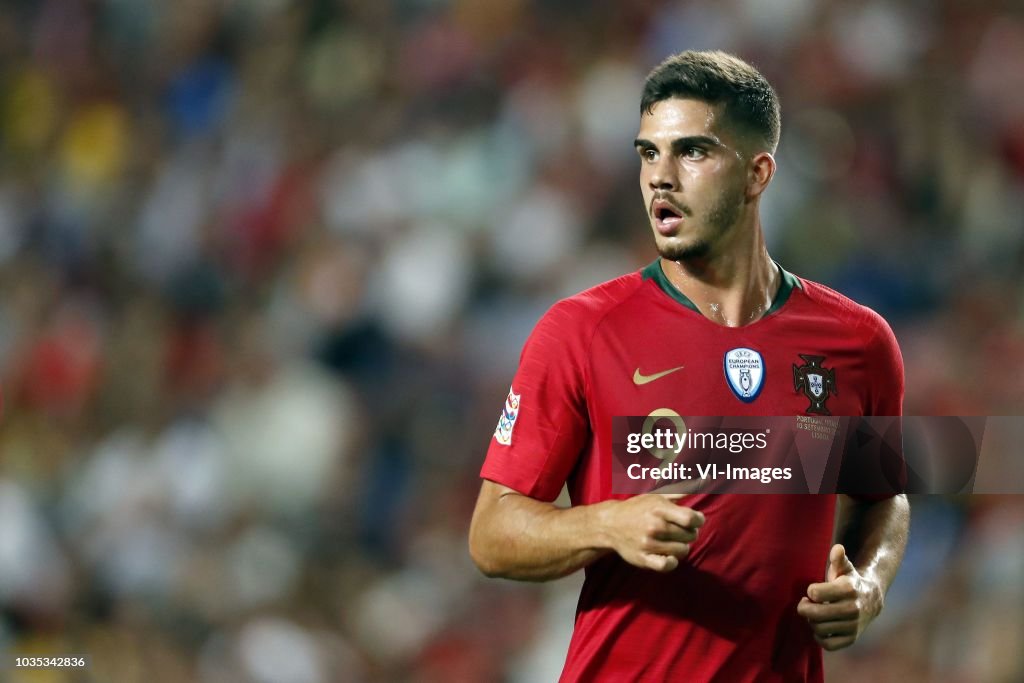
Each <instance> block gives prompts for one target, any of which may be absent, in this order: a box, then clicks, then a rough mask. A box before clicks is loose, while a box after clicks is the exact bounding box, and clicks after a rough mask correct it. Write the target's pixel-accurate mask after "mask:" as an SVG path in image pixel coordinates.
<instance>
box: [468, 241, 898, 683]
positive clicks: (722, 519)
mask: <svg viewBox="0 0 1024 683" xmlns="http://www.w3.org/2000/svg"><path fill="white" fill-rule="evenodd" d="M808 364H811V365H810V366H809V365H808ZM812 366H813V367H812ZM798 368H799V369H800V370H799V371H798V370H797V369H798ZM808 368H811V369H813V370H814V372H813V373H812V372H808ZM667 370H671V371H670V372H665V371H667ZM809 378H811V379H813V380H815V381H817V382H819V384H817V385H816V386H814V387H813V391H812V392H810V393H809V391H808V388H807V387H806V386H804V385H803V384H802V383H807V382H809V381H811V379H809ZM821 378H825V381H824V382H822V379H821ZM902 401H903V361H902V358H901V356H900V352H899V348H898V346H897V344H896V339H895V337H894V336H893V333H892V331H891V330H890V329H889V326H888V325H887V324H886V322H885V321H884V320H883V319H882V318H881V317H880V316H879V315H878V314H876V313H875V312H873V311H872V310H870V309H868V308H866V307H864V306H861V305H859V304H856V303H854V302H852V301H851V300H849V299H847V298H846V297H843V296H842V295H840V294H838V293H836V292H834V291H832V290H830V289H828V288H826V287H824V286H822V285H819V284H816V283H813V282H809V281H806V280H802V279H800V278H797V277H795V276H793V275H791V274H790V273H787V272H786V271H782V284H781V286H780V288H779V292H778V294H777V295H776V298H775V300H774V302H773V304H772V306H771V308H770V309H769V311H768V312H767V313H766V314H765V315H764V316H763V317H762V318H761V319H759V320H757V321H756V322H753V323H751V324H749V325H746V326H743V327H725V326H722V325H719V324H717V323H714V322H712V321H710V320H708V319H707V318H706V317H704V316H703V315H702V314H701V313H699V312H698V310H697V309H696V307H695V306H694V305H693V303H692V302H690V301H689V300H688V299H687V298H686V297H685V296H684V295H683V294H682V293H681V292H680V291H679V290H678V289H676V288H675V286H673V285H672V284H671V283H670V282H669V280H668V278H667V277H666V276H665V274H664V272H663V271H662V269H661V264H660V261H655V262H654V263H652V264H651V265H649V266H648V267H647V268H645V269H643V270H642V271H640V272H636V273H632V274H629V275H625V276H623V277H620V278H618V279H615V280H612V281H610V282H606V283H604V284H602V285H599V286H597V287H595V288H593V289H590V290H587V291H585V292H583V293H581V294H578V295H576V296H573V297H570V298H568V299H565V300H563V301H560V302H558V303H557V304H556V305H555V306H554V307H552V308H551V310H549V311H548V312H547V313H546V314H545V315H544V317H543V318H542V319H541V320H540V322H539V323H538V324H537V326H536V328H535V329H534V331H533V333H532V334H531V335H530V338H529V339H528V340H527V342H526V345H525V347H524V349H523V353H522V357H521V359H520V364H519V369H518V371H517V372H516V375H515V378H514V380H513V383H512V390H511V391H510V392H509V396H508V399H507V401H506V404H505V409H504V411H503V412H502V414H501V417H500V418H499V423H498V427H497V429H496V430H495V434H494V438H493V439H492V440H491V445H490V448H489V450H488V452H487V458H486V461H485V462H484V465H483V469H482V471H481V476H482V477H484V478H486V479H489V480H491V481H494V482H497V483H499V484H503V485H505V486H508V487H510V488H512V489H515V490H516V491H519V492H520V493H522V494H524V495H527V496H530V497H532V498H536V499H539V500H544V501H552V500H554V499H555V498H556V497H557V495H558V493H559V491H560V490H561V488H562V485H563V484H567V485H568V490H569V493H570V496H571V498H572V503H573V504H574V505H586V504H591V503H597V502H600V501H602V500H607V499H609V498H618V497H623V496H616V495H613V494H612V485H611V465H612V463H611V458H612V448H611V438H612V427H611V424H612V418H613V417H614V416H617V415H649V414H650V413H652V412H653V411H655V410H657V409H660V408H668V409H670V410H672V411H674V412H675V413H678V414H680V415H801V414H805V413H809V412H814V413H816V414H832V415H850V416H854V415H900V414H901V412H902ZM681 504H684V505H686V506H688V507H692V508H694V509H696V510H700V511H701V512H703V513H704V515H705V518H706V519H705V523H704V526H703V527H702V528H701V530H700V536H699V538H698V539H697V541H696V542H694V543H693V544H692V546H691V549H690V554H689V555H688V556H687V557H686V558H685V559H683V560H681V561H680V564H679V567H678V568H677V569H676V570H674V571H672V572H669V573H667V574H659V573H656V572H652V571H648V570H644V569H640V568H637V567H633V566H632V565H630V564H628V563H627V562H625V561H624V560H622V558H620V557H619V556H618V555H617V554H614V553H610V554H608V555H605V556H604V557H602V558H601V559H599V560H598V561H596V562H594V563H593V564H591V565H590V566H588V567H587V568H586V570H585V572H586V580H585V582H584V586H583V590H582V592H581V594H580V599H579V605H578V607H577V611H576V623H575V628H574V631H573V637H572V641H571V643H570V645H569V652H568V655H567V658H566V663H565V668H564V670H563V672H562V678H561V680H562V681H614V682H616V683H619V682H622V681H686V682H687V683H699V682H701V681H709V682H710V681H715V682H723V683H724V682H728V683H744V682H748V681H749V682H753V681H758V682H767V681H778V682H780V683H781V682H785V683H792V682H793V681H811V682H814V681H822V679H823V674H822V660H821V648H820V647H819V646H818V644H817V643H816V642H815V641H814V638H813V635H812V633H811V629H810V626H809V625H808V624H807V622H806V621H805V620H804V619H803V618H802V617H800V616H799V615H798V614H797V611H796V607H797V604H798V603H799V602H800V598H801V597H803V596H804V595H805V591H806V590H807V586H808V585H810V584H811V583H815V582H818V581H822V580H824V579H823V576H824V569H825V565H826V562H827V558H828V551H829V547H830V543H831V536H832V525H833V517H834V511H835V496H834V495H709V494H695V495H691V496H688V497H687V498H685V499H684V500H683V501H681Z"/></svg>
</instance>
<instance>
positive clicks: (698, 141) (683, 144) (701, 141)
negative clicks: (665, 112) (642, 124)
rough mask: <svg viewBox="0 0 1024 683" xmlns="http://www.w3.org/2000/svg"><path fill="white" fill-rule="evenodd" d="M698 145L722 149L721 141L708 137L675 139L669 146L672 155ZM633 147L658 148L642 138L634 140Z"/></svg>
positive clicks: (697, 136)
mask: <svg viewBox="0 0 1024 683" xmlns="http://www.w3.org/2000/svg"><path fill="white" fill-rule="evenodd" d="M700 145H704V146H705V147H724V145H723V144H722V141H721V140H719V139H718V138H716V137H712V136H710V135H687V136H686V137H682V138H676V139H675V140H673V141H672V143H671V145H670V146H671V148H672V151H673V152H674V153H678V152H680V151H681V150H684V149H687V148H689V147H697V146H700ZM633 146H634V147H643V148H644V149H648V148H653V149H657V148H658V146H657V145H655V144H654V143H653V142H651V141H650V140H645V139H644V138H637V139H636V140H634V141H633Z"/></svg>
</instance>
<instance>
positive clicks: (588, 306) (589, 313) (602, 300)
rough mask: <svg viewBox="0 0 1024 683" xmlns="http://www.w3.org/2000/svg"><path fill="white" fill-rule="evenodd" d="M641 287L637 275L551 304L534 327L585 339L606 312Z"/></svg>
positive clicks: (621, 277) (611, 281) (634, 274)
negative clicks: (546, 327)
mask: <svg viewBox="0 0 1024 683" xmlns="http://www.w3.org/2000/svg"><path fill="white" fill-rule="evenodd" d="M642 285H643V278H642V276H641V273H640V272H639V271H638V272H633V273H628V274H626V275H622V276H620V277H617V278H615V279H614V280H608V281H607V282H603V283H601V284H599V285H596V286H594V287H591V288H590V289H586V290H584V291H582V292H580V293H578V294H574V295H572V296H570V297H566V298H564V299H562V300H560V301H558V302H557V303H555V304H554V305H553V306H552V307H551V308H550V309H548V311H547V313H545V314H544V316H543V317H542V318H541V321H540V323H538V327H540V326H542V325H543V326H551V325H555V326H557V327H559V328H561V329H563V330H565V331H570V330H571V331H574V332H577V333H580V332H582V333H585V336H589V335H586V333H593V331H594V330H596V329H597V327H598V326H599V325H600V323H601V321H602V320H604V318H605V317H606V316H607V315H608V314H609V313H610V312H612V311H614V310H615V309H616V308H618V307H619V306H621V305H622V304H624V303H626V302H627V301H629V299H630V298H631V297H632V296H633V295H634V294H635V293H636V292H637V291H638V290H639V289H640V287H641V286H642Z"/></svg>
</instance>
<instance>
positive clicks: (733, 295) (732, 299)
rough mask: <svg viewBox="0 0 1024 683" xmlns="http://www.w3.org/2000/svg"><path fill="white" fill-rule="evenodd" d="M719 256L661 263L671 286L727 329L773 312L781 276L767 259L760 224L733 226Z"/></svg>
mask: <svg viewBox="0 0 1024 683" xmlns="http://www.w3.org/2000/svg"><path fill="white" fill-rule="evenodd" d="M732 231H733V232H734V234H735V235H736V237H735V239H734V240H730V242H732V243H730V244H728V245H727V248H726V249H723V250H722V252H721V253H718V254H711V255H709V256H706V257H703V258H699V259H681V260H679V261H670V260H668V259H666V258H662V259H661V268H662V270H663V271H664V272H665V275H666V277H668V279H669V281H670V282H671V283H672V284H673V285H674V286H675V287H676V288H677V289H679V291H681V292H682V293H683V294H685V295H686V297H687V298H688V299H689V300H690V301H692V302H693V303H694V305H695V306H697V309H698V310H700V312H701V313H703V314H704V316H705V317H707V318H708V319H710V320H712V321H713V322H716V323H718V324H719V325H725V326H727V327H741V326H743V325H749V324H750V323H752V322H754V321H756V320H759V319H760V318H761V317H762V316H764V314H765V312H767V311H768V309H769V308H771V305H772V301H773V300H774V299H775V295H776V293H777V292H778V290H779V285H780V284H781V281H782V274H781V272H780V271H779V268H778V267H777V266H776V265H775V262H774V261H772V259H771V257H770V256H769V255H768V248H767V246H766V245H765V242H764V233H763V232H762V230H761V224H760V222H759V221H757V222H754V223H753V224H752V225H749V226H740V225H737V226H734V227H733V228H732Z"/></svg>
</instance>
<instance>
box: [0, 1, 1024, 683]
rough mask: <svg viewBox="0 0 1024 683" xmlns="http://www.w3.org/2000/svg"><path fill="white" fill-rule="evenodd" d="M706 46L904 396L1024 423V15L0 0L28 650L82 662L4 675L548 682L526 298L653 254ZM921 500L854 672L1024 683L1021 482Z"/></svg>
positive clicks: (9, 337)
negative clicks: (502, 480) (525, 398)
mask: <svg viewBox="0 0 1024 683" xmlns="http://www.w3.org/2000/svg"><path fill="white" fill-rule="evenodd" d="M687 48H721V49H726V50H730V51H734V52H736V53H737V54H739V55H741V56H743V57H745V58H747V59H749V60H751V61H753V62H754V63H755V64H756V65H758V66H759V67H760V68H761V69H762V70H763V71H764V73H765V74H766V75H767V76H768V77H769V79H770V80H771V81H772V82H773V83H774V84H775V85H776V87H777V89H778V91H779V94H780V95H781V98H782V103H783V134H782V143H781V146H780V149H779V153H778V159H779V173H778V175H777V177H776V178H775V180H774V182H773V184H772V188H771V189H770V191H769V197H768V199H767V200H766V206H765V211H764V219H765V224H766V229H767V231H768V239H769V244H770V248H771V250H772V253H773V255H774V256H775V257H776V258H777V259H778V260H779V261H780V262H781V263H782V264H783V265H784V266H786V267H787V268H788V269H789V270H791V271H794V272H796V273H797V274H800V275H803V276H805V277H808V278H811V279H815V280H818V281H821V282H824V283H826V284H828V285H830V286H832V287H833V288H835V289H838V290H840V291H842V292H844V293H846V294H848V295H850V296H852V297H854V298H856V299H858V300H860V301H862V302H864V303H866V304H868V305H870V306H872V307H874V308H875V309H877V310H878V311H879V312H881V313H882V314H883V315H884V316H885V317H886V318H887V319H888V320H889V321H890V322H891V324H892V326H893V328H894V329H895V331H896V334H897V337H898V338H899V340H900V342H901V345H902V348H903V353H904V357H905V360H906V369H907V382H906V386H907V394H906V404H905V411H906V413H907V414H909V415H914V414H918V415H927V414H988V415H1019V414H1022V409H1024V191H1022V190H1024V13H1022V10H1021V6H1020V4H1019V3H1016V2H1009V1H1007V2H995V1H989V2H985V1H976V0H934V1H929V0H910V1H903V0H899V1H897V0H828V1H817V0H714V1H712V0H707V1H693V2H664V1H653V0H644V1H640V0H637V1H625V0H620V1H612V0H606V1H584V0H559V1H547V2H542V1H540V0H486V1H482V0H311V1H308V2H297V1H291V0H175V1H173V2H171V1H170V0H166V1H161V0H31V1H30V0H6V1H5V2H3V3H0V83H2V88H0V292H2V296H0V386H2V393H3V409H2V417H0V652H2V653H3V654H4V655H5V656H6V657H10V656H11V655H13V654H14V653H19V654H61V653H64V654H83V653H88V654H89V655H91V657H92V662H91V668H90V669H89V671H87V672H83V673H77V674H72V673H60V672H45V673H38V674H34V675H33V674H29V673H27V672H15V671H13V670H12V669H11V668H10V665H9V662H10V660H9V659H7V660H5V662H4V667H5V670H4V671H3V672H2V673H0V678H2V679H3V680H12V681H14V680H16V681H47V682H50V681H52V682H60V681H78V682H86V683H92V682H106V681H114V682H117V683H120V682H130V681H146V682H147V683H164V682H175V683H177V682H184V681H198V682H201V683H214V682H216V683H235V682H238V683H241V682H245V681H253V682H255V683H328V682H334V681H339V682H354V683H360V682H365V683H378V682H381V683H383V682H387V683H390V682H393V681H394V682H402V681H410V682H413V683H425V682H433V681H443V682H445V683H453V682H456V681H457V682H460V683H461V682H462V681H469V682H475V681H482V682H484V681H508V682H510V683H533V682H535V681H550V680H554V679H555V678H556V677H557V673H558V671H559V670H560V667H561V663H562V657H563V655H564V652H565V645H566V642H567V639H568V634H569V631H570V629H571V620H572V612H573V609H574V602H575V598H576V592H577V590H578V585H579V580H580V577H578V576H576V577H572V578H569V579H566V580H563V581H560V582H556V583H553V584H548V585H544V586H535V585H518V584H513V583H508V582H501V581H488V580H484V579H483V578H481V577H480V576H479V575H478V574H477V572H476V571H475V569H474V568H473V567H472V565H471V563H470V561H469V558H468V556H467V551H466V531H467V526H468V520H469V515H470V512H471V510H472V506H473V503H474V500H475V495H476V492H477V489H478V486H479V480H478V478H477V475H478V471H479V467H480V464H481V462H482V458H483V455H484V452H485V449H486V446H487V443H488V440H489V438H490V435H491V432H492V431H493V429H494V424H495V423H496V420H497V417H498V414H499V411H500V409H501V407H502V405H503V401H504V397H505V395H506V392H507V390H508V384H509V381H510V379H511V377H512V373H513V372H514V370H515V367H516V363H517V359H518V354H519V351H520V347H521V345H522V343H523V341H524V339H525V338H526V335H527V334H528V333H529V331H530V329H531V328H532V326H533V324H534V323H535V322H536V320H537V319H538V318H539V316H540V315H541V314H542V313H543V312H544V311H545V310H546V309H547V307H549V306H550V305H551V304H552V303H553V302H554V301H555V300H557V299H558V298H560V297H562V296H566V295H569V294H572V293H575V292H576V291H579V290H580V289H583V288H585V287H587V286H590V285H592V284H596V283H598V282H601V281H603V280H605V279H608V278H611V277H614V276H617V275H619V274H622V273H625V272H628V271H630V270H633V269H637V268H640V267H642V266H643V265H645V264H646V263H648V262H650V261H651V260H652V259H653V258H654V256H655V254H654V251H653V248H652V240H651V237H650V235H649V228H648V227H647V225H646V221H645V217H644V213H643V207H642V205H641V201H640V194H639V190H638V187H637V170H638V166H637V164H638V162H637V160H636V158H635V152H634V151H633V149H632V146H631V141H632V140H633V137H634V135H635V132H636V128H637V123H638V117H639V104H638V101H639V92H640V89H641V86H642V82H643V79H644V76H645V74H646V73H647V71H648V70H649V69H650V68H651V67H652V66H654V65H655V64H656V63H657V62H658V61H660V60H661V59H662V58H664V57H665V56H667V55H668V54H670V53H672V52H676V51H679V50H682V49H687ZM1007 448H1017V449H1019V448H1020V446H1019V444H1009V445H1008V446H1007ZM913 505H914V512H913V516H914V523H913V532H912V539H911V544H910V547H909V551H908V555H907V560H906V562H905V564H904V567H903V570H902V574H901V576H900V578H899V580H898V582H897V584H896V585H895V587H894V588H893V590H892V591H891V593H890V596H889V601H888V605H887V609H886V612H885V613H884V615H883V617H882V618H881V619H880V620H879V621H878V622H876V624H875V625H874V626H873V627H872V629H871V630H870V631H869V632H868V634H867V636H866V638H865V640H864V641H863V642H861V643H860V644H858V645H857V646H856V647H855V648H853V649H851V650H848V651H845V652H842V653H838V654H830V655H828V656H827V657H826V662H827V666H828V669H829V672H830V678H829V680H830V681H831V682H833V683H844V682H847V681H864V680H875V681H893V680H898V681H900V682H901V683H917V682H925V681H934V682H936V683H976V682H996V683H1010V682H1019V681H1021V680H1024V656H1022V654H1021V648H1020V644H1021V643H1024V501H1022V499H1021V498H1018V497H1013V496H1002V497H1001V496H984V497H982V496H978V497H962V498H939V497H929V498H919V499H917V500H915V501H913ZM794 542H799V539H794ZM780 561H781V560H780Z"/></svg>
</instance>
